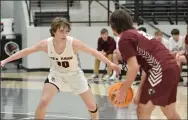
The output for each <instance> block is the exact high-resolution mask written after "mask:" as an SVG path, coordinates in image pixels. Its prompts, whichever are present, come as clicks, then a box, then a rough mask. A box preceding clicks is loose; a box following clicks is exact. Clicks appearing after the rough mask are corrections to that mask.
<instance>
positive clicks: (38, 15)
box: [34, 11, 69, 26]
mask: <svg viewBox="0 0 188 120" xmlns="http://www.w3.org/2000/svg"><path fill="white" fill-rule="evenodd" d="M34 16H35V18H34V25H35V26H48V25H50V24H51V22H52V19H53V18H54V17H65V18H67V19H69V14H68V12H67V11H62V12H61V11H60V12H58V11H56V12H35V15H34Z"/></svg>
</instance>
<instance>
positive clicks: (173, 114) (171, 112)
mask: <svg viewBox="0 0 188 120" xmlns="http://www.w3.org/2000/svg"><path fill="white" fill-rule="evenodd" d="M163 113H164V114H165V116H166V117H167V118H168V119H174V118H176V114H177V111H176V110H175V109H168V108H165V109H163Z"/></svg>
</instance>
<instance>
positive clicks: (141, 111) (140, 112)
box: [137, 106, 151, 118]
mask: <svg viewBox="0 0 188 120" xmlns="http://www.w3.org/2000/svg"><path fill="white" fill-rule="evenodd" d="M150 115H151V111H149V110H148V109H146V108H143V107H140V106H138V109H137V116H138V118H145V117H147V116H150Z"/></svg>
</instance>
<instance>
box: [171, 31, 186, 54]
mask: <svg viewBox="0 0 188 120" xmlns="http://www.w3.org/2000/svg"><path fill="white" fill-rule="evenodd" d="M179 34H180V32H179V30H178V29H173V30H172V31H171V35H172V37H171V38H170V39H169V50H170V51H171V52H172V54H173V56H174V57H175V56H176V54H177V53H178V52H180V51H182V50H183V37H182V36H180V35H179Z"/></svg>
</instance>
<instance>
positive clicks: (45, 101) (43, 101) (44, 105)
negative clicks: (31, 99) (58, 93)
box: [40, 96, 51, 108]
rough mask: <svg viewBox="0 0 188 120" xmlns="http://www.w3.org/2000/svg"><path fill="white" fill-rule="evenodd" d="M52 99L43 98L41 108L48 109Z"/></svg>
mask: <svg viewBox="0 0 188 120" xmlns="http://www.w3.org/2000/svg"><path fill="white" fill-rule="evenodd" d="M50 100H51V98H50V97H46V96H43V97H42V98H41V100H40V106H41V107H43V108H44V107H47V106H48V104H49V102H50Z"/></svg>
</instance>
